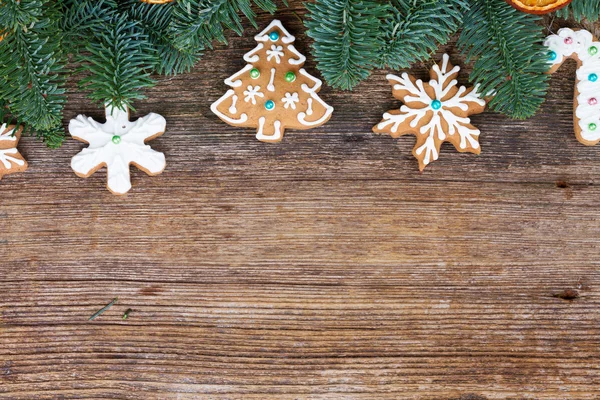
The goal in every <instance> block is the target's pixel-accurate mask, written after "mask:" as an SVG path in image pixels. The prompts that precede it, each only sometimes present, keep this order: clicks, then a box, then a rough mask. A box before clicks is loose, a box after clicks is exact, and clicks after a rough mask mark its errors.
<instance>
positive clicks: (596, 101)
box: [588, 97, 598, 106]
mask: <svg viewBox="0 0 600 400" xmlns="http://www.w3.org/2000/svg"><path fill="white" fill-rule="evenodd" d="M588 104H589V105H590V106H595V105H596V104H598V100H597V99H596V98H595V97H592V98H591V99H589V100H588Z"/></svg>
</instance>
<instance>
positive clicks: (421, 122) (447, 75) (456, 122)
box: [373, 54, 486, 171]
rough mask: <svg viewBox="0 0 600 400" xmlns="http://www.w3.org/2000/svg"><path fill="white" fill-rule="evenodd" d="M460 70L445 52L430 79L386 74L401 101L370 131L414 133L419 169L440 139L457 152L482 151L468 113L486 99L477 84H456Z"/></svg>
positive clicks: (436, 150) (434, 153)
mask: <svg viewBox="0 0 600 400" xmlns="http://www.w3.org/2000/svg"><path fill="white" fill-rule="evenodd" d="M459 71H460V67H453V66H452V64H450V61H449V57H448V55H447V54H444V57H443V59H442V61H441V62H440V64H439V65H434V66H433V67H432V69H431V72H430V77H431V80H430V81H429V83H423V81H421V80H420V79H416V78H415V77H414V76H412V75H409V74H407V73H403V74H402V75H401V76H400V77H398V76H396V75H391V74H390V75H388V76H387V79H388V80H389V82H390V84H391V85H392V87H393V91H392V93H393V95H394V97H395V98H397V99H398V100H400V101H402V102H403V103H404V105H403V106H402V107H401V108H400V109H399V110H391V111H388V112H386V113H385V114H383V120H382V121H381V122H380V123H379V124H377V125H375V126H374V127H373V131H374V132H375V133H385V134H388V135H391V136H392V137H394V138H396V137H399V136H402V135H407V134H414V135H416V137H417V143H416V145H415V147H414V149H413V155H414V156H415V158H417V160H419V169H420V170H421V171H422V170H423V169H424V168H425V167H426V166H427V165H428V164H429V163H431V162H432V161H435V160H437V159H438V157H439V154H440V148H441V146H442V143H443V142H450V143H452V144H453V145H454V147H456V149H457V150H458V151H460V152H470V153H475V154H479V153H480V152H481V148H480V146H479V134H480V132H479V129H477V128H475V127H474V126H473V125H471V120H470V118H469V115H473V114H479V113H482V112H483V111H484V109H485V105H486V101H485V100H484V99H483V98H481V96H480V95H479V94H478V93H477V90H476V89H477V88H476V87H472V88H469V89H467V88H466V87H464V86H460V87H459V86H458V81H457V80H456V77H457V76H458V72H459Z"/></svg>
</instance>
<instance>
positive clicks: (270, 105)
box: [265, 100, 275, 110]
mask: <svg viewBox="0 0 600 400" xmlns="http://www.w3.org/2000/svg"><path fill="white" fill-rule="evenodd" d="M265 108H266V109H267V110H272V109H274V108H275V102H274V101H273V100H267V101H266V102H265Z"/></svg>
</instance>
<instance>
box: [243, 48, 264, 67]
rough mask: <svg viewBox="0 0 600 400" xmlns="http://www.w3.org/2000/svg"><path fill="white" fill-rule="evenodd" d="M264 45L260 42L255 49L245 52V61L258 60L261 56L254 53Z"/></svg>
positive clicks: (252, 61)
mask: <svg viewBox="0 0 600 400" xmlns="http://www.w3.org/2000/svg"><path fill="white" fill-rule="evenodd" d="M264 47H265V45H264V44H262V43H259V44H258V45H257V46H256V47H255V48H254V49H252V50H250V51H249V52H247V53H246V54H244V61H246V62H249V63H254V62H257V61H258V60H259V57H258V55H256V54H254V53H258V52H259V51H261V50H262V49H263V48H264Z"/></svg>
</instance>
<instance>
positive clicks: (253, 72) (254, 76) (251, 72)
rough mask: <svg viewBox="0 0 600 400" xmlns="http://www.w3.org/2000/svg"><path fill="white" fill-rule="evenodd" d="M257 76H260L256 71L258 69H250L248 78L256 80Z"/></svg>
mask: <svg viewBox="0 0 600 400" xmlns="http://www.w3.org/2000/svg"><path fill="white" fill-rule="evenodd" d="M259 76H260V71H259V70H258V68H252V69H251V70H250V77H251V78H252V79H256V78H258V77H259Z"/></svg>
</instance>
